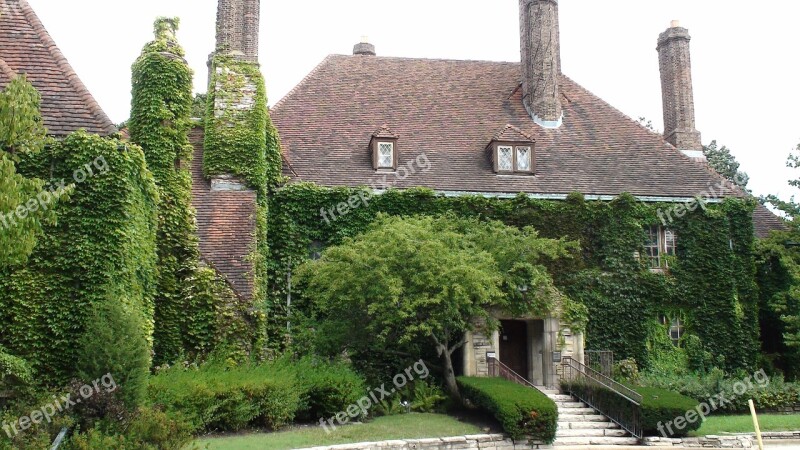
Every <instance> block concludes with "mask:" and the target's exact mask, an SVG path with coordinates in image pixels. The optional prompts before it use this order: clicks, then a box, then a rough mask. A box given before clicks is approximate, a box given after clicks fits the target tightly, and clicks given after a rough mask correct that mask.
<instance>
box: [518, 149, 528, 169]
mask: <svg viewBox="0 0 800 450" xmlns="http://www.w3.org/2000/svg"><path fill="white" fill-rule="evenodd" d="M517 170H519V171H520V172H529V171H530V170H531V148H530V147H517Z"/></svg>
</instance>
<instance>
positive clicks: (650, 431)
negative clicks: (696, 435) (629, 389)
mask: <svg viewBox="0 0 800 450" xmlns="http://www.w3.org/2000/svg"><path fill="white" fill-rule="evenodd" d="M635 391H636V392H638V393H639V394H641V395H642V428H643V429H644V434H645V436H647V435H653V436H656V435H659V434H661V430H659V429H658V424H659V423H662V424H664V425H666V424H667V423H668V422H670V421H673V420H675V419H676V418H678V417H684V416H686V413H687V412H689V411H693V410H695V411H696V410H697V408H698V406H699V405H700V403H699V402H697V401H696V400H694V399H692V398H689V397H686V396H685V395H681V394H679V393H677V392H673V391H668V390H666V389H659V388H644V387H637V388H635ZM702 424H703V421H702V420H700V419H698V420H696V421H695V422H694V423H688V422H687V425H686V427H685V428H684V429H682V430H679V429H677V427H673V428H672V431H674V433H673V434H672V435H671V436H668V437H683V436H686V435H688V434H689V432H690V431H694V430H697V429H699V428H700V426H701V425H702ZM664 432H668V430H664Z"/></svg>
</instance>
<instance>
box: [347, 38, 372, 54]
mask: <svg viewBox="0 0 800 450" xmlns="http://www.w3.org/2000/svg"><path fill="white" fill-rule="evenodd" d="M353 54H354V55H364V56H375V55H377V53H375V46H374V45H372V44H370V43H369V38H367V37H366V36H362V37H361V42H359V43H358V44H356V45H355V47H353Z"/></svg>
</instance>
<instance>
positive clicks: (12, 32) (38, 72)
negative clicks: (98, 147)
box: [0, 0, 115, 136]
mask: <svg viewBox="0 0 800 450" xmlns="http://www.w3.org/2000/svg"><path fill="white" fill-rule="evenodd" d="M22 73H24V74H26V75H27V78H28V81H30V82H31V83H32V84H33V86H34V87H35V88H36V89H37V90H38V91H39V93H40V94H41V96H42V105H41V106H42V117H43V118H44V124H45V126H46V127H47V131H48V133H49V134H51V135H55V136H62V135H66V134H69V133H71V132H73V131H76V130H78V129H81V128H83V129H85V130H86V131H88V132H90V133H97V134H100V135H108V134H111V133H113V132H114V131H115V127H114V124H113V123H112V122H111V120H110V119H109V118H108V116H107V115H106V113H105V112H103V110H102V109H101V108H100V105H98V104H97V102H96V101H95V99H94V97H92V94H91V93H89V91H88V90H87V89H86V86H84V84H83V83H82V82H81V80H80V79H79V78H78V75H77V74H76V73H75V71H74V70H73V69H72V67H71V66H70V65H69V62H67V59H66V58H65V57H64V55H63V54H62V53H61V51H60V50H59V49H58V47H57V46H56V44H55V42H53V39H52V38H51V37H50V35H49V34H48V33H47V30H45V28H44V26H43V25H42V22H41V21H40V20H39V18H38V17H37V16H36V13H35V12H34V11H33V9H32V8H31V7H30V5H28V2H27V1H25V0H0V88H2V87H4V86H5V85H6V84H7V83H8V82H9V81H10V79H11V77H12V76H13V74H22Z"/></svg>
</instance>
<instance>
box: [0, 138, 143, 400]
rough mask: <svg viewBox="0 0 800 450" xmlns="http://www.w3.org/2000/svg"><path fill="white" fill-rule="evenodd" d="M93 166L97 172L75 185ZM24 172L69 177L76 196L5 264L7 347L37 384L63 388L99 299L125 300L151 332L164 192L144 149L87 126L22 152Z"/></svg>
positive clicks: (0, 280)
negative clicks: (21, 262)
mask: <svg viewBox="0 0 800 450" xmlns="http://www.w3.org/2000/svg"><path fill="white" fill-rule="evenodd" d="M99 158H102V161H103V163H102V164H99V166H100V167H98V166H96V165H93V164H92V162H93V161H99ZM87 164H89V167H90V168H91V169H92V172H93V175H92V176H89V177H87V178H86V179H85V180H83V181H82V182H77V181H76V180H75V178H74V175H75V171H76V170H84V171H85V170H86V167H87ZM100 168H104V169H105V170H100ZM19 171H20V173H21V174H23V175H24V176H26V177H36V178H40V179H42V180H46V181H48V182H51V183H57V182H59V181H61V180H64V181H65V182H66V183H67V185H70V186H71V187H72V192H71V194H70V195H69V196H68V197H62V199H61V203H59V205H58V207H57V208H56V209H55V215H56V217H55V219H56V220H55V221H54V222H53V223H51V224H48V225H45V226H44V227H43V233H42V236H41V237H40V238H39V241H38V243H37V245H36V248H35V249H34V251H33V253H32V254H31V256H30V258H29V260H28V262H27V264H26V265H25V266H21V267H17V268H13V269H8V268H7V269H0V323H2V324H3V332H2V333H1V334H0V345H3V346H4V347H5V348H6V349H8V352H9V353H11V354H13V355H15V356H17V357H19V358H22V359H24V360H26V361H27V362H28V363H29V364H30V365H31V367H32V368H33V370H34V371H35V372H36V373H37V374H38V378H37V379H36V381H37V382H39V383H45V384H46V383H52V384H61V385H63V383H65V382H67V381H69V379H70V378H72V377H73V376H75V361H76V359H77V357H78V353H77V352H78V345H77V344H78V342H79V341H80V339H81V337H82V335H83V331H84V330H85V328H86V323H87V321H88V320H89V319H90V317H91V311H92V310H93V309H94V307H95V305H97V304H99V302H103V301H105V300H106V299H115V300H116V301H119V302H121V303H124V304H125V306H126V310H127V311H131V312H132V314H137V315H139V316H140V319H141V321H140V323H141V324H142V326H143V327H144V333H145V334H146V335H148V336H149V335H151V334H152V332H153V307H154V305H153V296H154V293H155V288H156V278H155V273H156V267H155V263H156V258H155V254H156V253H155V233H156V201H157V198H158V193H157V191H156V188H155V183H154V180H153V176H152V174H151V173H150V172H149V171H148V170H147V166H146V164H145V158H144V154H143V153H142V150H141V149H140V148H139V147H137V146H133V145H129V144H126V143H124V142H121V141H119V140H117V139H113V138H101V137H98V136H96V135H90V134H87V133H85V132H77V133H74V134H72V135H70V136H68V137H67V138H65V139H64V140H62V141H60V142H54V143H52V144H51V145H50V146H48V147H46V148H45V149H44V150H42V151H41V152H40V153H38V154H36V155H29V156H26V157H22V158H21V160H20V164H19ZM80 178H83V177H80Z"/></svg>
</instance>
